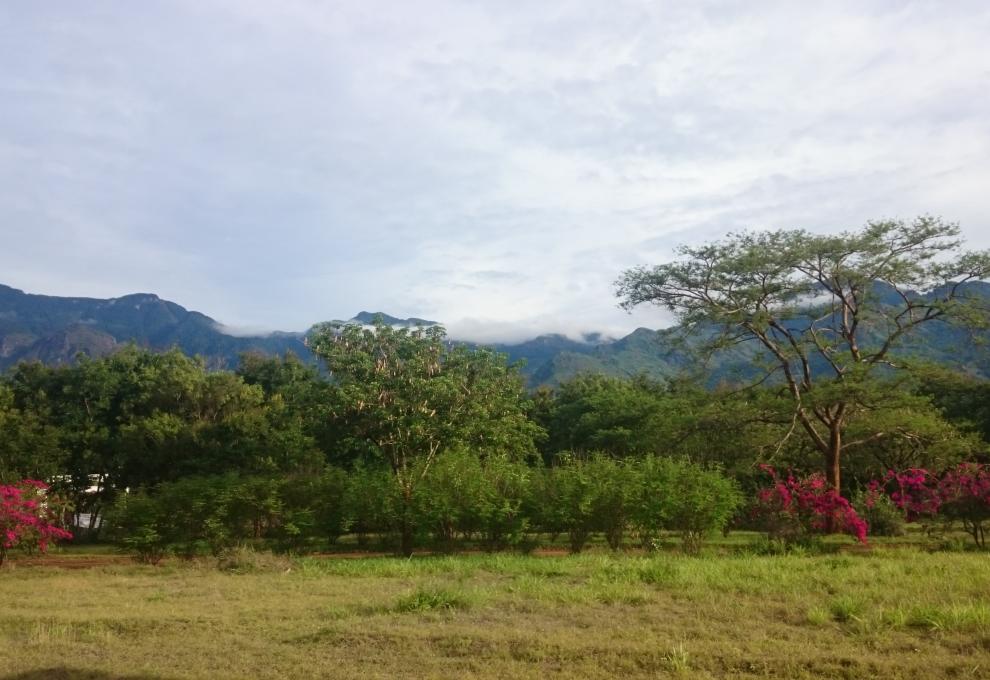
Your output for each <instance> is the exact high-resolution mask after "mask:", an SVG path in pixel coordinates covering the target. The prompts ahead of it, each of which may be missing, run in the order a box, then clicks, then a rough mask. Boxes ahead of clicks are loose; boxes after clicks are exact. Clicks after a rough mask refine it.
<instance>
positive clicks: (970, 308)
mask: <svg viewBox="0 0 990 680" xmlns="http://www.w3.org/2000/svg"><path fill="white" fill-rule="evenodd" d="M959 233H960V232H959V228H958V226H957V225H955V224H948V223H945V222H943V221H942V220H940V219H938V218H935V217H919V218H917V219H915V220H914V221H912V222H904V221H899V220H888V221H879V222H870V223H868V224H867V225H866V226H865V227H864V228H862V229H860V230H859V231H855V232H843V233H841V234H837V235H818V234H812V233H809V232H807V231H802V230H781V231H769V232H757V233H742V234H730V235H729V236H728V237H726V238H725V239H724V240H721V241H717V242H714V243H709V244H706V245H702V246H699V247H690V246H683V247H681V248H679V249H678V255H679V258H678V259H677V260H675V261H673V262H669V263H666V264H661V265H658V266H653V267H638V268H634V269H630V270H627V271H626V272H624V274H623V275H622V276H621V277H620V278H619V280H618V281H617V294H618V296H619V297H620V298H621V300H622V306H624V307H625V308H627V309H628V308H631V307H634V306H636V305H639V304H642V303H652V304H656V305H659V306H662V307H664V308H666V309H668V310H670V311H672V312H674V313H675V315H676V316H677V318H678V320H679V321H680V322H681V323H682V328H684V329H685V330H686V331H688V332H694V333H695V337H698V338H704V340H703V341H700V342H699V344H702V345H704V346H705V347H706V348H707V349H711V350H719V349H725V348H727V347H730V346H735V347H738V346H739V345H744V346H745V345H750V346H754V345H755V346H757V347H758V348H759V351H758V352H754V353H753V354H752V358H753V360H754V361H756V360H757V358H759V359H760V360H765V366H766V367H767V371H766V374H764V375H761V376H760V377H759V382H760V383H764V384H766V383H767V381H768V380H769V381H771V382H772V381H773V380H779V381H780V383H781V384H782V385H783V386H784V394H785V396H786V400H787V403H789V405H790V406H789V411H790V415H789V417H790V420H791V424H792V427H791V429H790V430H789V431H794V430H795V429H797V430H798V431H801V432H803V433H804V434H805V435H806V436H807V437H808V438H809V440H810V441H811V443H812V444H813V445H814V447H815V448H816V449H817V450H818V451H820V452H821V454H822V456H823V460H824V467H825V472H826V475H827V477H828V480H829V481H830V483H831V484H832V485H833V486H834V487H835V488H840V483H841V463H842V457H843V453H844V452H845V451H847V450H848V449H851V448H853V447H856V446H859V445H862V444H864V443H867V442H871V441H877V440H880V439H882V438H885V437H895V436H899V435H902V434H904V429H903V428H900V427H899V428H893V429H891V428H885V427H879V428H876V429H874V431H872V432H868V433H865V434H863V433H862V430H861V429H860V432H861V434H860V437H859V438H858V439H856V440H847V439H846V438H845V437H844V435H845V434H846V432H847V429H848V427H849V425H850V423H851V422H853V421H854V420H855V419H856V418H859V419H860V421H862V416H863V414H864V413H868V412H870V411H872V410H876V409H878V408H882V406H883V404H884V402H885V401H887V400H890V399H896V398H897V396H898V395H897V391H896V390H891V389H890V388H889V384H890V380H891V379H892V378H893V377H894V376H896V375H897V374H898V372H902V371H904V370H907V371H910V368H911V363H910V361H908V360H907V358H906V354H904V353H899V352H898V351H897V350H898V349H899V348H900V347H902V346H903V345H904V344H905V342H906V341H907V340H908V339H909V338H910V337H911V336H917V333H916V331H917V330H918V329H919V327H921V326H922V325H927V324H934V323H938V322H954V323H962V324H966V325H972V324H977V323H980V322H981V321H982V312H983V310H982V309H980V307H981V304H980V303H981V302H983V303H985V300H981V299H980V298H978V297H976V296H974V295H972V292H971V291H972V287H971V286H967V285H965V284H967V282H972V281H975V280H981V279H984V278H986V276H987V274H988V272H990V254H988V253H986V252H980V253H976V252H964V251H962V242H961V240H960V239H959V238H958V237H959ZM884 384H886V385H888V387H887V388H884V387H882V386H881V385H884ZM858 429H859V428H858Z"/></svg>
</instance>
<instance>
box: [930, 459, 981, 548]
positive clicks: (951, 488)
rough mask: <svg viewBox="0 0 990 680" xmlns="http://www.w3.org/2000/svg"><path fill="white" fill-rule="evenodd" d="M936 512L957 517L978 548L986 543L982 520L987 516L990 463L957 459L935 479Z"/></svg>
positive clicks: (947, 518) (952, 518)
mask: <svg viewBox="0 0 990 680" xmlns="http://www.w3.org/2000/svg"><path fill="white" fill-rule="evenodd" d="M938 493H939V500H940V508H939V509H940V512H941V514H942V516H943V517H944V518H945V520H946V521H949V522H951V521H954V520H957V521H960V522H962V525H963V529H965V530H966V532H967V533H968V534H969V535H970V536H972V537H973V541H974V542H975V543H976V545H977V546H979V547H980V548H985V547H986V529H985V527H984V526H983V524H984V522H986V521H987V520H990V466H987V465H979V464H977V463H961V464H960V465H958V466H956V467H955V468H953V469H951V470H949V471H948V472H946V473H945V474H944V475H943V476H942V479H941V480H939V485H938Z"/></svg>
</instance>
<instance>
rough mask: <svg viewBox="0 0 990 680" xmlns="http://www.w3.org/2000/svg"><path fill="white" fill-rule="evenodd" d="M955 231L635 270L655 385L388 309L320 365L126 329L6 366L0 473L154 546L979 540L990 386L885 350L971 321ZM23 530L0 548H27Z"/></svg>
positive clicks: (716, 255)
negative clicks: (722, 359)
mask: <svg viewBox="0 0 990 680" xmlns="http://www.w3.org/2000/svg"><path fill="white" fill-rule="evenodd" d="M955 233H956V232H955V231H954V227H953V226H952V225H946V224H945V223H943V222H941V221H940V220H937V219H935V218H919V219H918V220H915V221H914V222H911V223H904V222H878V223H871V224H870V225H867V227H865V228H864V229H863V230H862V231H860V232H855V233H847V234H843V235H841V236H829V237H821V236H813V235H810V234H807V233H805V232H772V233H764V234H758V235H752V234H744V235H739V236H733V237H729V238H728V239H727V240H725V241H722V242H719V243H716V244H710V245H708V246H705V247H702V248H699V249H684V250H683V251H682V252H681V259H680V260H678V261H677V262H674V263H671V264H667V265H661V266H659V267H656V268H655V269H652V270H651V269H645V268H641V269H634V270H629V271H627V272H626V273H625V274H623V277H622V278H620V280H619V282H618V284H617V288H618V294H619V296H620V298H621V299H622V300H623V302H624V304H627V305H636V304H641V303H644V302H652V303H656V304H662V305H665V306H667V307H668V308H670V309H671V310H673V311H675V312H677V313H678V314H679V319H680V322H681V327H680V328H681V329H682V330H683V331H684V334H685V335H686V336H687V337H689V338H693V339H694V340H693V342H692V345H691V351H693V352H694V353H695V355H696V356H697V361H698V364H697V366H698V370H693V371H690V372H685V373H683V374H682V375H678V376H672V377H671V378H670V379H667V380H664V381H659V380H656V379H652V378H649V377H646V376H631V377H629V378H618V377H614V376H606V375H601V374H595V373H587V374H581V375H578V376H576V377H574V378H571V379H569V380H567V381H565V382H564V383H562V384H561V385H559V386H557V387H555V388H548V387H542V388H537V389H535V390H530V389H527V387H526V386H525V383H524V380H523V378H522V374H521V372H520V366H519V365H518V364H510V363H509V362H508V360H507V358H506V357H505V355H503V354H499V353H497V352H495V351H493V350H490V349H486V348H484V347H475V346H468V345H464V344H460V343H454V342H450V341H448V340H447V339H446V337H445V333H444V330H443V329H442V328H441V327H438V326H430V327H420V328H416V329H411V328H398V327H393V326H390V325H388V324H386V323H385V321H384V320H383V319H377V320H376V321H375V323H374V324H372V325H366V326H360V325H354V324H350V325H342V324H339V323H333V324H324V325H322V326H318V327H316V328H315V329H314V331H313V332H312V333H311V334H310V336H309V337H308V339H307V346H308V347H309V349H310V350H311V351H312V352H313V354H314V355H315V356H317V357H319V359H320V361H321V363H320V364H318V365H313V364H307V363H304V362H302V361H300V360H299V359H298V358H296V357H295V356H294V355H292V354H286V355H285V356H281V357H279V356H265V355H261V354H244V355H242V356H241V358H240V363H239V366H238V367H237V369H236V370H235V371H216V370H207V367H206V365H205V363H204V362H203V361H202V360H199V359H197V358H195V357H188V356H186V355H184V354H183V353H181V352H180V351H178V350H176V349H173V350H172V351H168V352H164V353H153V352H150V351H146V350H142V349H140V348H138V347H136V346H130V347H128V348H126V349H124V350H122V351H119V352H116V353H114V354H112V355H110V356H108V357H103V358H99V359H89V358H87V357H84V356H81V357H79V358H78V361H77V362H75V363H74V364H72V365H62V366H46V365H43V364H41V363H38V362H22V363H20V364H18V365H17V366H15V367H14V368H13V369H11V370H9V371H8V372H7V373H6V374H5V375H4V376H3V378H2V380H0V432H2V437H0V484H4V485H6V486H5V488H8V489H11V490H14V489H18V488H21V487H23V484H22V480H37V481H39V482H42V483H43V484H44V485H45V486H46V488H47V491H45V494H46V495H47V497H48V498H49V502H48V504H47V507H48V508H49V512H50V514H51V515H52V517H51V518H50V519H51V522H52V523H53V524H64V525H65V526H64V528H67V529H71V530H72V531H73V532H74V533H75V534H76V540H77V541H96V542H101V541H102V542H107V541H109V542H113V543H116V544H118V545H120V546H122V547H124V548H126V549H127V550H130V551H132V552H134V553H135V554H136V555H138V556H139V557H140V559H142V560H145V561H149V562H153V563H156V562H158V561H160V560H161V559H162V558H163V557H164V556H165V555H168V554H177V555H186V556H189V557H192V556H195V555H202V554H213V555H218V556H219V555H222V554H223V553H224V552H225V551H229V550H230V549H232V548H234V547H236V546H239V545H244V544H251V545H256V546H264V547H270V548H272V549H274V550H276V551H283V552H293V553H307V552H320V551H326V550H330V549H332V546H334V545H335V544H336V543H337V541H338V539H339V538H340V537H341V536H345V535H347V536H350V537H352V538H353V540H354V541H356V545H358V546H361V547H364V548H369V547H373V548H374V549H378V550H389V551H395V552H397V553H399V554H403V555H411V554H412V553H413V551H414V550H430V551H442V552H449V551H455V550H459V549H476V548H482V549H485V550H489V551H490V550H502V549H509V548H516V549H523V550H531V549H533V548H534V547H536V546H539V545H540V544H541V542H544V541H549V542H550V543H553V542H554V541H556V540H557V539H558V538H563V539H564V540H565V542H566V545H567V547H568V548H569V549H570V550H571V551H572V552H579V551H581V550H582V548H583V547H584V546H585V545H586V544H587V543H588V541H589V540H591V539H592V538H593V537H599V538H601V539H603V540H604V541H605V542H606V543H607V544H608V546H609V547H611V548H612V549H614V550H618V549H620V548H622V547H623V546H624V545H626V546H629V545H635V546H638V547H640V548H644V549H647V550H650V549H655V548H657V547H660V546H662V545H664V542H665V541H667V540H670V541H677V542H679V544H680V545H681V546H682V548H683V549H684V550H685V551H688V552H696V551H697V550H699V549H700V547H701V545H702V542H703V540H704V539H705V538H706V537H709V536H712V535H715V534H718V533H719V532H727V531H729V530H731V529H753V530H761V531H764V532H766V534H767V539H768V540H770V541H776V542H779V543H780V544H781V545H782V546H784V549H786V547H787V546H790V545H793V544H802V543H803V544H807V543H808V542H810V541H814V540H816V539H815V537H816V536H818V535H821V534H827V533H847V534H850V535H851V536H853V537H854V538H856V539H857V540H859V541H862V542H865V541H866V540H867V534H868V533H872V534H874V535H884V534H887V535H896V534H897V533H899V532H902V531H903V525H904V523H905V521H918V520H921V521H925V522H927V523H928V524H930V525H932V526H935V525H940V526H942V527H943V528H945V527H947V526H949V527H951V526H952V525H953V523H955V525H956V526H957V527H958V526H959V525H960V523H961V526H962V528H963V529H965V531H966V532H967V533H968V534H969V535H970V536H971V537H972V539H973V540H974V542H975V544H976V545H977V546H980V547H982V546H983V531H984V528H983V523H984V522H985V521H986V520H987V519H988V518H990V471H988V468H987V467H986V463H987V462H988V458H987V452H988V441H990V399H988V397H990V382H988V381H987V380H985V379H982V378H978V377H974V376H968V375H966V374H964V373H960V372H958V371H954V370H950V369H948V368H946V367H944V366H939V365H934V364H931V363H926V362H924V361H921V360H917V359H914V358H912V356H911V355H910V354H904V353H901V354H899V353H898V351H897V350H898V347H899V344H901V343H903V341H904V340H905V339H907V338H909V337H910V336H911V334H912V332H913V331H914V328H915V327H920V326H922V325H923V324H925V323H931V324H935V323H945V322H946V319H951V320H952V322H953V323H956V324H963V325H966V326H968V327H971V328H978V327H980V325H981V324H982V323H983V318H982V314H983V308H982V307H981V305H982V304H983V302H984V301H983V300H981V299H978V300H970V299H966V298H965V296H964V295H962V294H961V291H964V290H965V289H964V288H962V287H961V284H963V283H965V282H967V281H970V280H979V279H980V278H982V276H983V274H984V272H985V271H986V270H985V266H986V265H985V261H986V256H985V255H979V254H967V253H961V254H960V253H959V252H957V251H959V248H960V243H959V242H958V241H957V240H955V239H954V238H953V236H954V235H955ZM950 256H951V257H950ZM877 282H883V283H884V284H885V286H886V288H885V290H887V291H888V293H889V290H890V289H893V290H894V291H896V292H897V293H898V295H899V296H900V297H899V298H896V297H895V299H894V300H893V301H891V300H890V299H889V298H890V296H889V294H888V295H887V298H888V299H880V297H879V296H878V295H876V294H875V293H874V291H876V290H877V287H876V283H877ZM919 290H922V291H926V292H927V291H929V290H931V291H934V294H933V295H921V294H919V293H918V292H917V291H919ZM698 338H702V340H698ZM744 343H748V345H747V346H755V348H756V349H755V350H750V351H749V353H748V354H746V355H745V356H746V357H747V358H748V361H749V365H750V370H749V371H748V373H749V375H747V376H741V377H740V378H739V379H738V380H736V381H731V380H728V379H725V378H723V379H722V380H720V381H719V382H718V383H717V384H714V385H713V384H712V383H711V380H710V379H708V377H707V376H706V374H705V373H704V370H703V367H704V365H705V357H706V355H707V356H710V355H712V354H714V353H717V352H719V351H732V350H733V348H738V347H740V346H743V345H744ZM726 348H728V350H727V349H726ZM19 484H20V485H21V487H18V485H19ZM31 488H32V489H34V488H36V487H31ZM29 492H30V493H29ZM10 493H13V491H11V492H10ZM19 493H21V494H22V495H23V494H28V495H29V496H30V495H31V494H32V493H35V492H34V491H31V490H30V489H28V490H24V489H23V488H21V491H20V492H19ZM25 497H26V496H25ZM22 502H23V500H22ZM56 507H58V509H59V512H60V513H61V516H60V517H59V518H55V517H54V512H53V509H54V508H56ZM68 518H71V521H68V522H67V521H66V520H67V519H68ZM12 526H13V525H12ZM14 531H15V530H14V529H11V532H12V533H11V536H12V538H11V540H8V541H7V542H6V547H5V552H6V548H11V549H12V548H14V547H15V544H17V543H18V542H23V543H24V544H25V545H26V546H27V547H29V548H34V547H37V535H36V533H37V532H35V534H31V532H30V531H26V530H25V531H24V532H22V533H24V536H25V537H26V538H23V540H22V539H21V538H20V535H18V537H17V538H14V537H13V532H14ZM17 531H20V530H19V529H18V530H17ZM32 536H34V538H33V539H32Z"/></svg>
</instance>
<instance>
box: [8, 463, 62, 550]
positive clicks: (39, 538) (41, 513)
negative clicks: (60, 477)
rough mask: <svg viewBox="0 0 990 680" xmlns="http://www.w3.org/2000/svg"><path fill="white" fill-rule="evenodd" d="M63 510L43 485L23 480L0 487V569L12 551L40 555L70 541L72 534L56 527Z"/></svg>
mask: <svg viewBox="0 0 990 680" xmlns="http://www.w3.org/2000/svg"><path fill="white" fill-rule="evenodd" d="M63 510H64V504H63V503H62V501H61V500H60V499H59V498H58V497H57V496H55V495H52V494H48V485H47V484H45V483H44V482H39V481H37V480H33V479H25V480H23V481H20V482H17V483H15V484H10V485H0V565H3V563H4V560H5V559H6V558H7V553H8V551H9V550H11V549H12V548H19V549H21V550H24V551H25V552H28V553H32V552H34V551H35V550H37V551H38V552H42V553H43V552H45V551H47V550H48V546H49V545H50V544H51V543H53V542H55V541H57V540H68V539H71V538H72V534H71V533H69V532H68V531H66V530H65V529H63V528H62V527H60V526H59V522H60V517H61V514H62V511H63Z"/></svg>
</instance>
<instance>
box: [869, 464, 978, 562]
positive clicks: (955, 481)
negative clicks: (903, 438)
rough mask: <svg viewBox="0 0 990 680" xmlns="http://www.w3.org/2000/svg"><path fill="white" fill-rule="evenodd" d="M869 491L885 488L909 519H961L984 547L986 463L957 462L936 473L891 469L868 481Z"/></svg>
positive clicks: (878, 490)
mask: <svg viewBox="0 0 990 680" xmlns="http://www.w3.org/2000/svg"><path fill="white" fill-rule="evenodd" d="M869 488H870V490H871V492H875V493H880V492H881V491H886V493H887V494H888V495H889V496H890V499H891V501H893V503H894V505H896V506H897V507H898V508H900V509H901V511H902V512H904V514H905V516H906V517H907V519H908V520H909V521H919V520H921V521H923V520H939V521H941V522H943V523H944V524H952V523H953V522H961V523H962V525H963V529H965V531H966V532H967V533H968V534H969V535H970V536H972V537H973V541H974V542H975V543H976V545H977V546H979V547H980V548H985V547H986V528H985V527H984V523H986V522H987V521H988V520H990V466H988V465H981V464H979V463H960V464H959V465H957V466H956V467H954V468H952V469H950V470H948V471H946V472H945V473H943V474H942V475H941V477H940V476H938V475H936V474H934V473H932V472H930V471H928V470H922V469H918V468H915V469H910V470H904V471H902V472H896V471H894V470H891V471H890V472H888V473H887V475H886V477H884V479H883V481H882V482H881V481H873V482H871V483H870V487H869Z"/></svg>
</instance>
